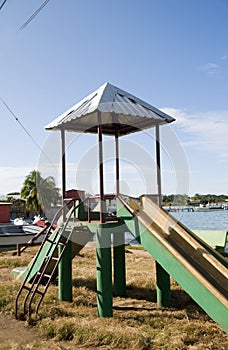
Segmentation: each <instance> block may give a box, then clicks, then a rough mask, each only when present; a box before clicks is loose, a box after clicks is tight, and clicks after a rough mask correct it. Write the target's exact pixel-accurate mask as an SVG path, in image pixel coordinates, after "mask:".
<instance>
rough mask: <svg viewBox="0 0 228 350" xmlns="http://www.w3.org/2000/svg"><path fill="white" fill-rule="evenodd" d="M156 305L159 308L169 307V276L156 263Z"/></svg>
mask: <svg viewBox="0 0 228 350" xmlns="http://www.w3.org/2000/svg"><path fill="white" fill-rule="evenodd" d="M156 276H157V304H158V306H160V307H163V306H164V307H167V306H170V276H169V274H168V273H167V272H166V270H164V269H163V267H162V266H161V265H160V264H159V263H158V262H157V261H156Z"/></svg>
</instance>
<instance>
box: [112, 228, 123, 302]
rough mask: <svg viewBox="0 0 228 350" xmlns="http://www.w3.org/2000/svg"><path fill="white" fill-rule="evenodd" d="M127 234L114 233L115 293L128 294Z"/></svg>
mask: <svg viewBox="0 0 228 350" xmlns="http://www.w3.org/2000/svg"><path fill="white" fill-rule="evenodd" d="M125 265H126V263H125V234H124V232H123V231H119V232H116V233H115V234H114V235H113V266H114V295H116V296H120V297H123V296H125V295H126V266H125Z"/></svg>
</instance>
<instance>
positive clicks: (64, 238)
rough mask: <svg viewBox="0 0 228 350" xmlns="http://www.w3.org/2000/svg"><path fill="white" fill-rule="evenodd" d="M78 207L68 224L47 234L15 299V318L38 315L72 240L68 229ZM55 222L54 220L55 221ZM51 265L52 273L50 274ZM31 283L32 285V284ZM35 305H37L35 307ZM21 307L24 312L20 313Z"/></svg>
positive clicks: (70, 212)
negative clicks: (59, 249) (37, 265)
mask: <svg viewBox="0 0 228 350" xmlns="http://www.w3.org/2000/svg"><path fill="white" fill-rule="evenodd" d="M76 208H77V207H74V206H73V207H72V208H71V209H70V211H69V213H68V214H69V215H68V217H67V220H66V222H64V223H63V226H62V227H58V228H56V230H55V231H54V232H53V233H52V234H51V235H50V231H48V232H47V235H46V236H45V238H44V240H43V242H42V244H41V246H40V248H39V250H38V252H37V254H36V256H35V258H34V259H33V261H32V263H31V266H30V268H29V270H28V272H27V275H26V277H25V279H24V281H23V283H22V285H21V287H20V289H19V291H18V293H17V296H16V299H15V318H16V319H24V318H26V315H27V317H28V319H30V318H31V314H32V313H33V312H35V313H38V310H39V307H40V304H41V302H42V300H43V298H44V296H45V294H46V292H47V289H48V287H49V285H50V284H51V282H52V281H53V280H54V278H55V277H56V275H57V269H58V265H59V263H60V261H61V259H62V257H63V254H64V252H65V250H66V247H67V245H68V243H69V241H70V239H71V235H72V232H73V230H74V228H72V229H71V230H69V229H67V226H68V223H69V221H70V218H71V215H72V213H73V212H74V211H75V209H76ZM53 220H54V219H53ZM45 245H48V249H47V251H46V254H45V256H44V258H43V261H42V263H41V265H40V267H39V268H38V270H37V272H36V273H35V275H34V277H33V279H32V282H31V272H32V270H33V269H34V267H35V265H36V263H37V261H38V259H39V258H41V252H42V250H43V248H44V246H45ZM60 246H61V247H62V249H61V253H60V254H59V256H56V255H57V254H56V251H57V249H58V247H60ZM50 265H51V273H50V272H49V270H50ZM30 282H31V283H30ZM22 296H24V300H23V302H22V303H20V300H21V297H22ZM33 304H35V305H33ZM20 306H21V308H22V310H21V311H20V310H19V309H20Z"/></svg>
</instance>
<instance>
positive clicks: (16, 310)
mask: <svg viewBox="0 0 228 350" xmlns="http://www.w3.org/2000/svg"><path fill="white" fill-rule="evenodd" d="M88 198H89V197H86V198H85V199H84V200H83V201H81V202H80V203H79V204H78V205H77V206H74V207H72V208H71V209H70V211H69V212H70V215H69V216H68V218H67V220H66V221H65V223H64V225H63V228H62V230H63V231H62V232H64V231H65V230H66V227H67V225H68V223H69V221H70V218H71V214H72V213H73V212H74V211H75V210H76V209H77V208H79V207H80V206H81V205H83V204H84V203H85V201H86V200H87V199H88ZM73 201H74V200H71V201H70V202H68V203H67V204H66V205H64V206H62V207H61V208H60V209H59V210H58V211H57V212H56V214H55V216H54V218H53V219H52V222H51V225H50V227H49V228H48V230H47V233H46V235H45V237H44V239H43V241H42V243H41V246H40V248H39V250H38V251H37V253H36V255H35V257H34V259H33V261H32V264H31V266H30V268H29V269H28V272H27V274H26V276H25V278H24V280H23V283H22V285H21V287H20V289H19V291H18V293H17V296H16V299H15V317H16V318H17V316H18V299H19V297H20V294H21V292H22V290H23V288H24V286H25V284H26V282H27V278H28V276H29V275H30V273H31V272H32V269H33V268H34V265H35V263H36V261H37V259H38V257H39V255H40V253H41V251H42V249H43V247H44V245H45V243H46V242H47V239H48V237H49V232H50V229H51V227H52V225H53V223H54V221H55V219H56V217H57V215H58V214H59V213H60V211H61V210H63V209H64V208H65V207H66V206H67V205H68V204H69V203H71V202H73ZM57 232H58V231H57ZM56 236H57V233H56ZM56 236H55V238H56ZM55 238H54V240H55ZM50 249H51V246H50V247H49V249H48V252H47V254H49V252H50ZM28 296H29V293H28V295H27V298H28Z"/></svg>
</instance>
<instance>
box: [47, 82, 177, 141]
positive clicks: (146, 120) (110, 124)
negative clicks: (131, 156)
mask: <svg viewBox="0 0 228 350" xmlns="http://www.w3.org/2000/svg"><path fill="white" fill-rule="evenodd" d="M98 112H100V116H101V123H102V125H103V130H104V133H107V134H108V135H112V134H114V133H115V130H116V129H117V130H118V132H119V134H120V135H125V134H127V133H131V132H135V131H138V130H139V129H145V128H149V127H153V126H155V125H158V124H165V123H170V122H172V121H174V120H175V119H174V118H172V117H170V116H169V115H167V114H165V113H164V112H162V111H160V110H159V109H157V108H155V107H153V106H151V105H149V104H148V103H146V102H144V101H142V100H140V99H138V98H137V97H135V96H133V95H131V94H129V93H128V92H126V91H123V90H121V89H119V88H117V87H115V86H113V85H111V84H109V83H105V84H103V85H102V86H101V87H100V88H99V89H97V90H96V91H95V92H93V93H91V94H90V95H88V96H87V97H85V98H84V99H82V100H81V101H79V102H78V103H77V104H75V105H74V106H73V107H71V108H70V109H68V110H67V111H66V112H65V113H63V114H62V115H61V116H60V117H58V118H56V119H55V120H54V121H53V122H51V123H50V124H48V125H47V126H46V129H48V130H58V129H62V128H63V129H66V130H68V131H78V132H91V133H97V126H98Z"/></svg>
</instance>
